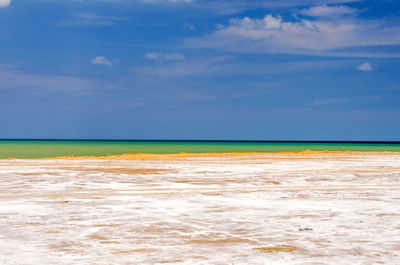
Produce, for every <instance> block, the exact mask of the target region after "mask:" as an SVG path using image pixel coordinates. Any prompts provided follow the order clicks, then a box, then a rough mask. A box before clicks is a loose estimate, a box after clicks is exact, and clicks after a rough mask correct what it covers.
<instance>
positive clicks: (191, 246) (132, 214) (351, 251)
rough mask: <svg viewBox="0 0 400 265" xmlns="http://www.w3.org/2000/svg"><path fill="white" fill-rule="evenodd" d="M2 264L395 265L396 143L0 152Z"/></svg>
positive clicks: (398, 226) (399, 165) (399, 174)
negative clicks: (12, 155) (35, 155)
mask: <svg viewBox="0 0 400 265" xmlns="http://www.w3.org/2000/svg"><path fill="white" fill-rule="evenodd" d="M0 181H1V187H2V193H1V194H0V264H164V263H173V264H400V203H399V202H400V154H395V153H368V154H362V153H349V154H345V153H338V154H324V153H319V154H302V153H300V154H262V155H260V154H258V155H246V154H243V155H235V156H229V155H228V156H221V157H218V156H212V157H185V158H170V159H152V158H148V159H129V160H126V159H125V160H124V159H111V158H110V159H108V158H104V159H73V160H71V159H56V160H0Z"/></svg>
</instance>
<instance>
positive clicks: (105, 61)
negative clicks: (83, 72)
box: [90, 56, 113, 66]
mask: <svg viewBox="0 0 400 265" xmlns="http://www.w3.org/2000/svg"><path fill="white" fill-rule="evenodd" d="M90 62H91V63H92V64H99V65H107V66H111V65H113V63H112V62H111V61H109V60H108V59H107V58H106V57H105V56H96V58H94V59H93V60H91V61H90Z"/></svg>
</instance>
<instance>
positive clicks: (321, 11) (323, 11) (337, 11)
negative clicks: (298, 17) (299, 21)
mask: <svg viewBox="0 0 400 265" xmlns="http://www.w3.org/2000/svg"><path fill="white" fill-rule="evenodd" d="M356 11H357V9H354V8H351V7H348V6H327V5H323V6H314V7H311V8H309V9H303V10H301V11H300V14H302V15H306V16H311V17H333V16H342V15H350V14H353V13H355V12H356Z"/></svg>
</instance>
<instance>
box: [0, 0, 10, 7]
mask: <svg viewBox="0 0 400 265" xmlns="http://www.w3.org/2000/svg"><path fill="white" fill-rule="evenodd" d="M10 4H11V0H0V8H1V7H7V6H9V5H10Z"/></svg>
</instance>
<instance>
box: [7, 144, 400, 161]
mask: <svg viewBox="0 0 400 265" xmlns="http://www.w3.org/2000/svg"><path fill="white" fill-rule="evenodd" d="M304 150H313V151H325V150H327V151H362V152H384V151H390V152H400V142H332V141H330V142H323V141H312V142H309V141H187V140H184V141H177V140H0V159H4V158H50V157H61V156H105V155H119V154H137V153H145V154H175V153H225V152H260V153H276V152H298V151H304Z"/></svg>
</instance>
